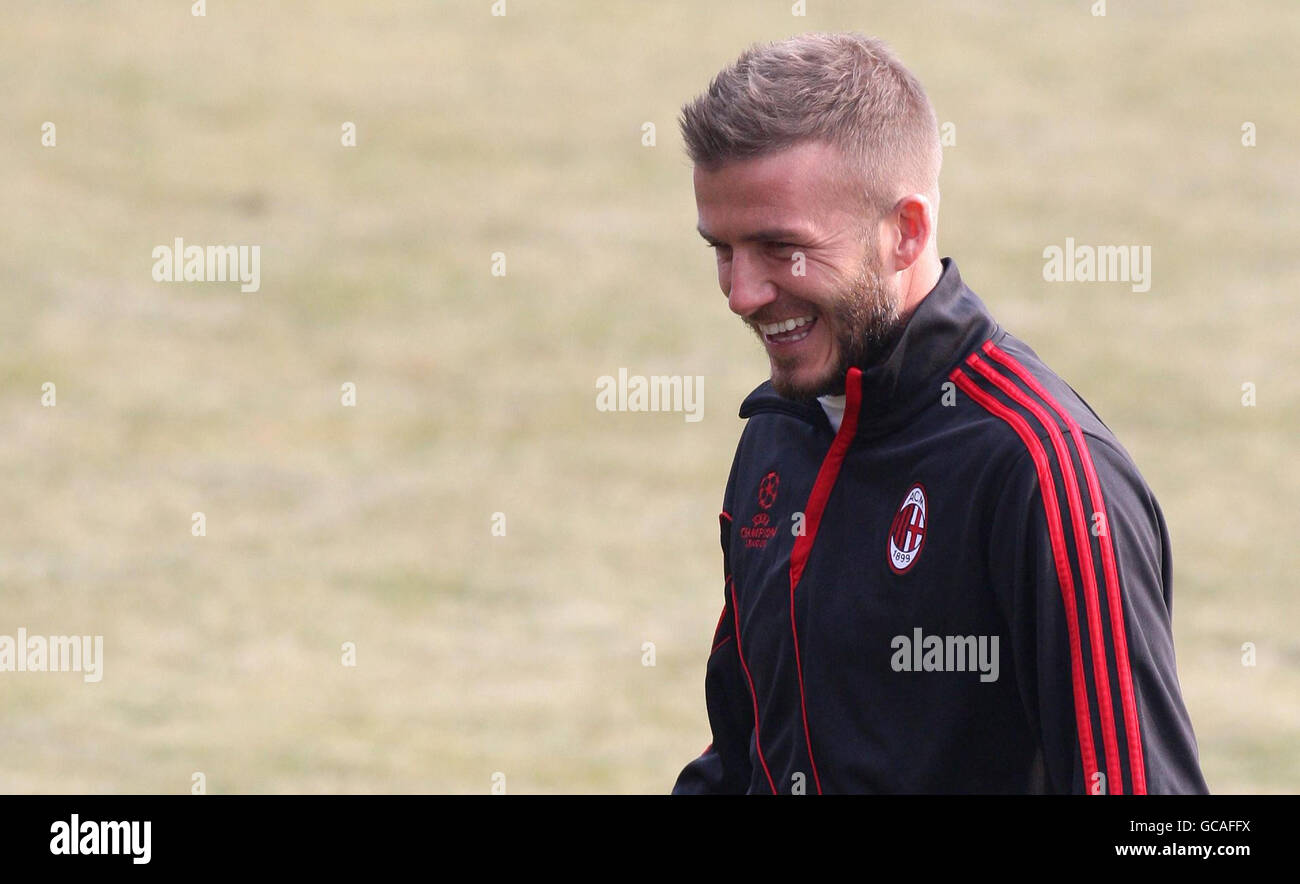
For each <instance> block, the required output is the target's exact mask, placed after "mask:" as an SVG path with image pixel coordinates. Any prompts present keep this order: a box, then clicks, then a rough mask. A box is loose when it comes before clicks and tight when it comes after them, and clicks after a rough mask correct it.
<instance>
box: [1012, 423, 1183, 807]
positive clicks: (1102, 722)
mask: <svg viewBox="0 0 1300 884" xmlns="http://www.w3.org/2000/svg"><path fill="white" fill-rule="evenodd" d="M1083 441H1084V445H1083V446H1082V450H1079V449H1078V448H1077V447H1075V446H1074V445H1073V444H1071V447H1070V452H1071V455H1072V456H1071V457H1070V458H1069V460H1070V461H1071V463H1070V464H1069V466H1068V468H1065V466H1064V465H1063V464H1062V463H1060V462H1058V461H1057V460H1056V458H1055V456H1054V453H1053V448H1052V446H1051V445H1050V444H1048V443H1045V444H1044V446H1043V449H1042V450H1041V451H1039V452H1037V453H1036V454H1035V452H1033V451H1029V450H1026V451H1025V452H1024V453H1023V454H1022V455H1021V456H1020V457H1019V458H1018V459H1017V461H1016V464H1015V466H1014V468H1013V469H1012V470H1011V472H1010V475H1009V477H1008V479H1007V481H1006V482H1005V484H1004V485H1003V487H1002V489H1001V492H1000V494H999V499H998V501H997V504H996V506H995V509H994V513H993V516H992V519H991V524H990V536H989V544H990V558H989V562H990V576H991V578H992V582H993V587H994V591H995V593H996V594H997V596H998V601H999V605H1000V607H1001V609H1002V612H1003V615H1004V617H1005V620H1006V623H1007V626H1008V630H1009V632H1010V645H1011V647H1010V653H1011V655H1012V661H1011V662H1012V665H1013V668H1014V671H1015V678H1016V680H1017V687H1018V688H1019V691H1020V695H1021V697H1022V701H1023V704H1024V708H1025V712H1026V714H1027V716H1028V720H1029V724H1030V727H1031V728H1032V729H1034V730H1036V731H1037V734H1038V737H1039V741H1040V750H1041V765H1040V769H1039V775H1040V785H1041V788H1042V789H1043V790H1044V791H1048V792H1055V793H1073V794H1125V795H1131V794H1145V793H1151V794H1157V793H1205V792H1206V791H1207V788H1206V784H1205V780H1204V778H1203V777H1202V774H1201V769H1200V763H1199V761H1198V758H1197V748H1196V738H1195V736H1194V734H1193V732H1192V725H1191V720H1190V718H1189V716H1188V714H1187V709H1186V708H1185V706H1184V705H1183V699H1182V694H1181V689H1180V687H1179V683H1178V673H1177V668H1176V665H1175V660H1174V641H1173V627H1172V613H1173V582H1172V565H1173V562H1172V558H1171V555H1170V549H1169V534H1168V530H1167V528H1166V525H1165V521H1164V517H1163V515H1162V514H1161V512H1160V508H1159V506H1158V504H1157V503H1156V501H1155V498H1154V497H1153V496H1152V495H1151V492H1150V490H1149V489H1148V488H1147V486H1146V483H1145V481H1144V480H1143V479H1142V477H1141V475H1140V474H1139V473H1138V471H1137V468H1136V467H1135V466H1134V465H1133V464H1132V462H1131V461H1130V460H1129V458H1128V457H1127V455H1126V454H1125V453H1124V452H1123V451H1122V450H1119V449H1117V447H1115V446H1113V445H1112V444H1110V443H1109V442H1108V441H1105V440H1100V439H1097V438H1094V437H1091V436H1085V437H1083ZM1071 442H1073V440H1071ZM1071 484H1072V485H1073V490H1071V489H1070V487H1069V486H1070V485H1071ZM1049 486H1050V487H1049ZM1072 497H1073V498H1074V500H1073V501H1072V500H1071V498H1072ZM1076 504H1077V505H1076Z"/></svg>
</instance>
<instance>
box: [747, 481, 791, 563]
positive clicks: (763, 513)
mask: <svg viewBox="0 0 1300 884" xmlns="http://www.w3.org/2000/svg"><path fill="white" fill-rule="evenodd" d="M780 487H781V477H780V476H778V475H777V474H776V470H772V471H771V472H770V473H768V474H767V475H766V476H764V477H763V481H761V482H759V483H758V505H759V507H760V509H759V511H758V512H756V513H754V517H753V518H752V519H750V522H749V524H748V525H746V526H745V527H744V528H741V529H740V539H741V540H743V541H745V546H746V547H747V548H750V549H763V548H764V547H766V546H767V542H768V541H769V540H771V539H772V538H773V537H775V536H776V526H775V525H773V524H772V517H771V516H770V515H769V514H768V512H767V511H768V510H770V509H771V508H772V506H773V504H775V503H776V492H777V490H778V489H780Z"/></svg>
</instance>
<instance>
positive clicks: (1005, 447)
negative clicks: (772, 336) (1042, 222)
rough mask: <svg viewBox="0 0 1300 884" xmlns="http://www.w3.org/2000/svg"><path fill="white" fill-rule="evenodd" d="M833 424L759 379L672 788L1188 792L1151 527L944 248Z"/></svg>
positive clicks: (1138, 484) (1075, 402)
mask: <svg viewBox="0 0 1300 884" xmlns="http://www.w3.org/2000/svg"><path fill="white" fill-rule="evenodd" d="M845 393H846V397H847V406H846V409H845V414H844V419H843V423H842V425H841V427H840V429H839V432H838V433H833V432H832V431H831V426H830V423H829V421H828V420H827V418H826V415H825V413H824V412H823V411H822V409H821V408H820V407H819V406H818V405H817V404H815V403H813V404H801V403H798V402H795V401H792V400H788V399H785V398H782V397H781V396H778V395H777V394H776V393H775V392H773V390H772V388H771V384H770V383H764V384H763V385H762V386H760V387H759V388H758V389H756V390H755V391H754V392H753V393H751V394H750V395H749V397H748V398H747V399H746V400H745V402H744V404H743V405H742V406H741V409H740V416H741V417H743V418H748V423H747V425H746V427H745V430H744V432H743V434H742V435H741V439H740V444H739V446H738V448H737V451H736V457H735V461H734V463H733V465H732V468H731V476H730V478H729V480H728V482H727V490H726V496H725V499H724V504H723V512H722V514H721V528H722V552H723V571H724V578H725V579H724V594H723V597H724V602H723V609H722V616H721V617H720V619H719V621H718V626H717V629H716V631H715V633H714V636H713V643H712V652H711V654H710V656H709V660H708V668H707V675H706V678H705V693H706V698H707V704H708V713H709V722H710V725H711V728H712V731H713V742H712V744H711V745H710V746H709V747H708V748H707V749H706V750H705V751H704V753H703V754H702V755H700V757H699V758H696V759H695V760H694V761H692V762H691V763H690V764H688V765H687V766H686V768H685V769H684V770H683V771H682V772H681V774H680V776H679V777H678V779H677V783H676V785H675V787H674V789H673V791H674V793H677V794H689V793H721V792H727V793H742V792H750V793H785V794H789V793H792V792H793V793H796V794H798V793H803V792H806V793H807V794H821V793H828V794H829V793H837V792H859V793H867V792H891V793H899V792H902V793H933V792H938V793H970V792H974V793H999V792H1008V793H1034V792H1050V793H1076V794H1083V793H1086V794H1142V793H1169V792H1198V793H1201V792H1205V791H1207V789H1206V784H1205V780H1204V779H1203V778H1202V775H1201V771H1200V766H1199V762H1198V760H1197V749H1196V740H1195V737H1194V735H1193V733H1192V726H1191V721H1190V719H1189V718H1188V714H1187V710H1186V708H1185V707H1184V705H1183V700H1182V696H1181V693H1180V688H1179V684H1178V675H1177V672H1176V669H1175V664H1174V643H1173V636H1172V632H1171V606H1172V591H1173V588H1172V560H1171V557H1170V549H1169V534H1168V531H1167V530H1166V527H1165V521H1164V517H1163V515H1162V514H1161V511H1160V508H1159V506H1158V505H1157V504H1156V500H1155V498H1154V497H1153V496H1152V494H1151V491H1150V489H1149V488H1148V487H1147V485H1146V483H1145V481H1144V480H1143V479H1142V476H1141V475H1140V474H1139V473H1138V470H1137V467H1136V466H1135V465H1134V464H1133V461H1132V460H1131V459H1130V458H1129V455H1128V453H1127V452H1125V450H1124V449H1123V447H1122V446H1121V445H1120V444H1119V442H1118V441H1117V440H1116V439H1115V437H1114V435H1112V433H1111V432H1110V430H1109V429H1108V428H1107V427H1106V425H1105V424H1103V423H1102V421H1101V419H1100V418H1099V417H1097V415H1096V414H1094V413H1093V411H1092V409H1091V408H1090V407H1089V406H1088V404H1087V403H1086V402H1084V401H1083V399H1082V398H1081V397H1080V396H1079V395H1078V394H1077V393H1075V392H1074V390H1073V389H1071V388H1070V386H1069V385H1068V384H1066V383H1065V382H1064V381H1063V380H1061V378H1059V377H1057V375H1056V374H1055V373H1053V372H1052V371H1051V370H1050V369H1049V368H1048V367H1047V366H1046V365H1044V364H1043V363H1042V361H1041V360H1039V358H1038V356H1037V355H1036V354H1035V353H1034V351H1033V350H1031V349H1030V348H1029V347H1028V346H1026V345H1025V344H1024V343H1022V342H1021V341H1019V340H1017V339H1016V338H1014V337H1012V336H1011V335H1010V334H1008V333H1007V332H1006V331H1004V330H1003V329H1001V328H1000V327H999V326H998V324H997V323H996V322H995V321H994V320H993V318H992V316H990V315H989V312H988V310H987V308H986V307H985V306H984V304H983V303H982V302H981V301H980V299H979V298H978V297H976V296H975V294H974V293H973V292H972V291H971V290H970V289H969V288H967V287H966V286H965V285H964V284H963V283H962V280H961V277H960V276H959V275H958V272H957V266H956V264H955V263H954V262H953V261H952V259H950V258H945V259H944V260H943V275H942V276H941V278H940V280H939V282H938V283H937V285H936V286H935V288H934V289H933V290H932V291H931V292H930V293H929V294H928V295H927V296H926V297H925V298H924V299H922V301H921V303H920V304H919V305H918V306H917V308H916V310H915V312H914V313H913V315H912V316H911V318H910V319H909V320H908V322H907V324H906V326H905V329H904V330H903V332H902V334H901V337H900V338H899V339H898V341H897V343H896V345H895V346H894V347H893V349H892V351H891V352H890V355H889V356H888V357H887V358H886V359H885V360H884V361H882V362H880V363H878V364H876V365H874V366H872V367H870V368H868V369H865V370H859V369H857V368H852V369H850V370H849V372H848V377H847V387H846V390H845Z"/></svg>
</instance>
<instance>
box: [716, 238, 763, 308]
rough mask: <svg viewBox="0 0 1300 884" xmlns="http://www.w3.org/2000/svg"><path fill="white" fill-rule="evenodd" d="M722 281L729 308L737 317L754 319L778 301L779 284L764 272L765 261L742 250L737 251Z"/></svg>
mask: <svg viewBox="0 0 1300 884" xmlns="http://www.w3.org/2000/svg"><path fill="white" fill-rule="evenodd" d="M721 282H722V290H723V291H724V292H726V294H727V306H728V307H730V308H731V312H732V313H735V314H736V315H737V316H744V317H749V316H753V315H754V314H755V313H757V312H758V311H759V310H761V309H763V308H764V307H766V306H767V305H768V304H770V303H772V302H773V301H775V300H776V295H777V291H776V285H775V284H774V283H773V282H772V281H771V280H770V279H769V278H768V275H767V273H766V272H765V271H764V270H763V266H762V262H761V261H760V260H758V259H757V258H756V257H753V256H750V255H748V254H747V253H746V252H745V251H744V250H742V249H736V250H735V251H734V252H733V254H732V258H731V263H730V266H729V267H728V269H727V271H726V273H724V274H723V279H722V280H721Z"/></svg>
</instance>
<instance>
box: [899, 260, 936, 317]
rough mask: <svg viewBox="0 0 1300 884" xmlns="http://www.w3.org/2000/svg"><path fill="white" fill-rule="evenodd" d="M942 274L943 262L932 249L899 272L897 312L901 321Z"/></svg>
mask: <svg viewBox="0 0 1300 884" xmlns="http://www.w3.org/2000/svg"><path fill="white" fill-rule="evenodd" d="M942 275H943V264H942V263H941V262H940V261H939V254H938V252H934V251H926V253H925V254H924V255H922V256H921V257H920V258H919V259H917V261H916V262H915V263H914V264H913V265H912V266H911V267H908V268H907V269H906V270H904V271H902V272H901V273H899V282H900V284H901V287H902V304H901V306H900V308H899V314H900V316H901V317H902V319H903V321H906V320H907V318H908V317H910V316H911V315H912V311H914V310H916V307H917V305H918V304H920V303H921V301H922V300H923V299H924V298H925V296H926V295H928V294H930V292H931V291H933V290H934V287H935V285H936V284H937V283H938V282H939V277H940V276H942Z"/></svg>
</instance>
